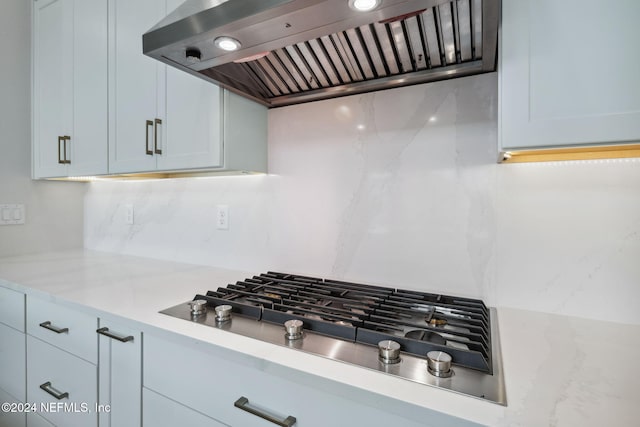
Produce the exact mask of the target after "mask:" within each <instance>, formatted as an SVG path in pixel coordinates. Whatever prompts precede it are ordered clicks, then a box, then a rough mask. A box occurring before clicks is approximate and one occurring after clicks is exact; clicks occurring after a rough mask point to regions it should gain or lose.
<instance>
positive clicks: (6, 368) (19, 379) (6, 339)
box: [0, 324, 27, 402]
mask: <svg viewBox="0 0 640 427" xmlns="http://www.w3.org/2000/svg"><path fill="white" fill-rule="evenodd" d="M25 381H26V354H25V336H24V333H22V332H19V331H16V330H15V329H13V328H10V327H8V326H5V325H3V324H0V389H3V390H4V391H6V392H7V393H9V394H11V395H12V396H13V397H14V398H16V399H18V400H19V401H21V402H24V401H25V399H26V398H27V394H26V390H25Z"/></svg>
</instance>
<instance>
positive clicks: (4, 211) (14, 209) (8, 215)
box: [0, 204, 25, 225]
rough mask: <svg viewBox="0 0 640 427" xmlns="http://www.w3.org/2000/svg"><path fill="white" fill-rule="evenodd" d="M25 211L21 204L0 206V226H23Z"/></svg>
mask: <svg viewBox="0 0 640 427" xmlns="http://www.w3.org/2000/svg"><path fill="white" fill-rule="evenodd" d="M24 220H25V210H24V205H22V204H11V205H0V225H19V224H24Z"/></svg>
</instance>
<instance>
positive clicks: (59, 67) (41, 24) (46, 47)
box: [33, 0, 73, 178]
mask: <svg viewBox="0 0 640 427" xmlns="http://www.w3.org/2000/svg"><path fill="white" fill-rule="evenodd" d="M72 7H73V3H72V0H40V1H36V2H35V3H34V11H33V76H34V78H33V120H34V123H33V175H34V177H35V178H45V177H60V176H66V175H67V165H66V164H64V163H61V162H62V161H63V160H64V148H65V147H64V146H65V144H67V147H68V143H67V141H64V140H62V139H61V137H63V136H70V135H71V131H72V129H71V124H72V119H73V118H72V103H73V97H72V94H73V91H72V90H73V85H72V79H73V52H72V46H73V10H72ZM69 154H70V153H67V157H68V156H69Z"/></svg>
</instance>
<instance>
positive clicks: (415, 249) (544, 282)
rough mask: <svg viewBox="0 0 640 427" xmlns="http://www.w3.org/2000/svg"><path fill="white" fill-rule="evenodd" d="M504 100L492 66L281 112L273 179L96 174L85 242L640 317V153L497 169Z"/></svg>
mask: <svg viewBox="0 0 640 427" xmlns="http://www.w3.org/2000/svg"><path fill="white" fill-rule="evenodd" d="M497 102H498V100H497V76H496V74H495V73H493V74H485V75H482V76H475V77H468V78H462V79H455V80H449V81H444V82H439V83H434V84H428V85H421V86H412V87H407V88H401V89H394V90H388V91H383V92H377V93H370V94H365V95H356V96H351V97H345V98H339V99H334V100H327V101H320V102H314V103H310V104H303V105H299V106H291V107H285V108H279V109H274V110H271V111H270V112H269V171H270V173H269V175H265V176H237V177H216V178H201V179H197V178H192V179H180V180H163V181H140V182H94V183H91V184H90V186H89V190H88V192H87V195H86V197H85V247H87V248H89V249H96V250H103V251H110V252H118V253H124V254H131V255H140V256H146V257H152V258H160V259H170V260H175V261H182V262H189V263H195V264H203V265H213V266H220V267H225V268H231V269H240V270H247V271H254V272H256V273H259V272H263V271H266V270H280V271H290V272H295V273H299V274H307V275H317V276H324V277H331V278H336V279H343V280H352V281H359V282H367V283H372V284H381V285H392V286H398V287H404V288H409V289H418V290H424V291H436V292H444V293H450V294H459V295H464V296H470V297H480V298H484V299H485V300H486V301H487V302H488V303H489V304H490V305H496V306H508V307H515V308H525V309H531V310H538V311H545V312H553V313H560V314H569V315H576V316H581V317H589V318H595V319H607V320H612V321H619V322H624V323H637V324H640V314H639V313H640V311H638V310H637V309H636V307H637V306H638V304H640V286H638V285H637V284H638V282H639V281H640V280H639V279H640V263H638V262H637V260H639V259H640V162H633V161H626V162H624V161H611V162H593V163H573V164H553V165H551V164H546V165H543V164H538V165H498V164H496V158H497ZM127 204H132V205H134V207H135V223H134V225H127V224H125V214H124V206H125V205H127ZM217 205H228V206H229V225H230V228H229V230H217V229H216V226H215V217H216V206H217ZM239 279H240V278H239ZM217 285H218V284H212V288H214V287H216V286H217Z"/></svg>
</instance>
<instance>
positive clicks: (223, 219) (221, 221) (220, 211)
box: [216, 205, 229, 230]
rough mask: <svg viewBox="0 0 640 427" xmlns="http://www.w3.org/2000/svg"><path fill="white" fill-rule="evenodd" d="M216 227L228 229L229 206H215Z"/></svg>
mask: <svg viewBox="0 0 640 427" xmlns="http://www.w3.org/2000/svg"><path fill="white" fill-rule="evenodd" d="M216 228H217V229H218V230H228V229H229V206H227V205H218V206H217V214H216Z"/></svg>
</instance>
